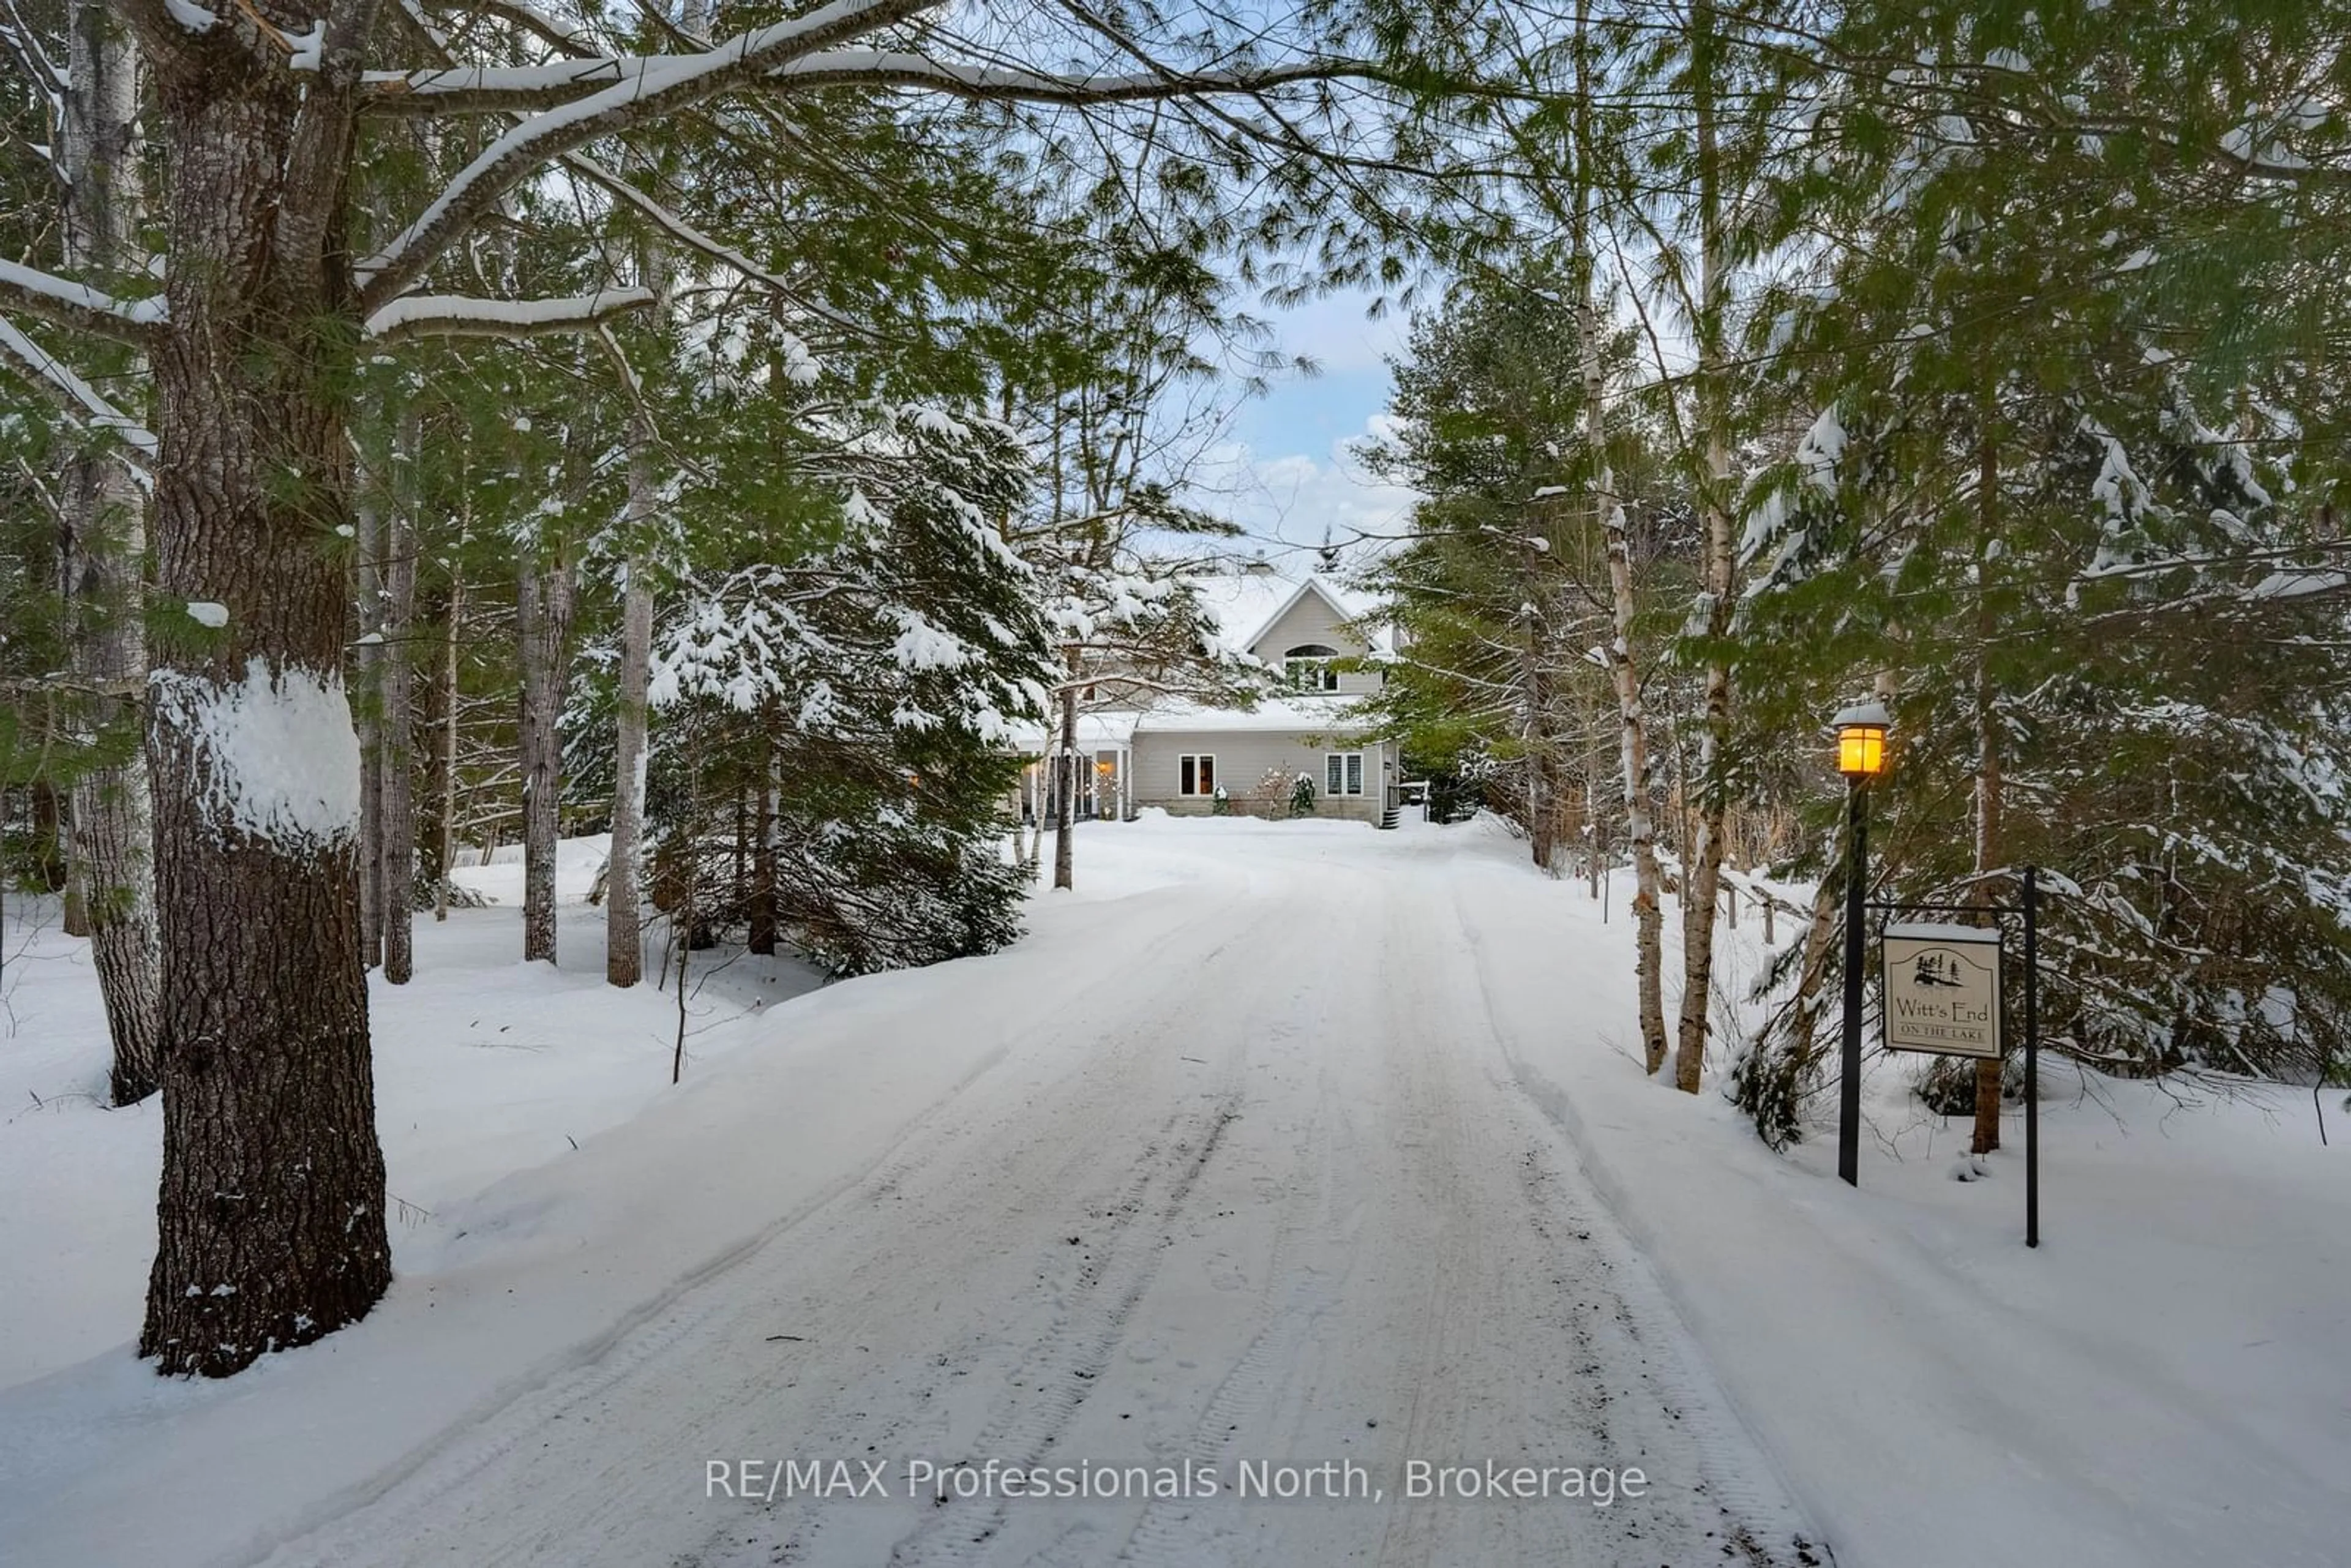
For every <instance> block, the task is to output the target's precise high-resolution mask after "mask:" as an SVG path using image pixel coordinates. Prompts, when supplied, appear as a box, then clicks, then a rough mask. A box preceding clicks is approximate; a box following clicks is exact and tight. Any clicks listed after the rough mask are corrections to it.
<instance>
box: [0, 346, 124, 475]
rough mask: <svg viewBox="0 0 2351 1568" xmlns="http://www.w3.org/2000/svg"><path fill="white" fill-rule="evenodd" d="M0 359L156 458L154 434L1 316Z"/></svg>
mask: <svg viewBox="0 0 2351 1568" xmlns="http://www.w3.org/2000/svg"><path fill="white" fill-rule="evenodd" d="M0 356H5V357H6V358H7V359H8V360H9V361H12V362H14V363H15V364H16V366H17V367H18V368H19V369H20V370H21V371H23V372H24V374H25V378H26V380H27V381H29V382H32V383H33V384H34V385H35V386H37V387H39V388H40V389H41V390H42V391H43V392H47V393H48V394H49V396H50V397H51V399H52V400H53V401H55V402H57V403H59V404H61V405H62V406H63V407H64V408H65V410H66V412H67V413H70V414H72V415H73V416H74V417H75V418H77V419H79V420H82V421H84V422H85V423H89V424H91V425H93V426H97V427H99V428H103V429H107V430H110V431H112V432H114V433H115V434H116V435H118V436H120V438H121V440H122V443H123V444H124V445H126V446H128V447H130V448H131V450H132V451H133V452H136V453H139V454H141V455H142V456H146V457H152V455H154V453H155V436H154V433H153V432H152V431H150V430H148V429H147V428H146V427H145V426H144V425H141V423H138V422H137V421H136V420H133V419H131V417H130V416H128V415H127V414H125V413H123V412H122V411H121V410H120V409H118V408H116V407H115V406H114V405H113V404H112V403H111V402H108V401H107V400H106V399H105V397H103V396H102V395H100V393H99V391H98V389H97V388H95V387H93V386H91V385H90V384H89V382H86V381H84V380H82V378H81V377H80V376H78V375H77V374H75V373H74V370H73V367H72V366H70V365H68V364H65V363H64V362H62V361H59V360H58V359H57V356H56V355H54V354H52V353H50V352H49V351H48V350H47V349H44V348H42V347H41V346H40V344H38V343H37V342H35V341H34V340H32V339H30V338H28V337H26V336H25V334H24V333H22V332H20V331H18V330H17V329H16V325H15V324H14V323H13V322H11V321H9V320H8V319H6V318H5V317H0Z"/></svg>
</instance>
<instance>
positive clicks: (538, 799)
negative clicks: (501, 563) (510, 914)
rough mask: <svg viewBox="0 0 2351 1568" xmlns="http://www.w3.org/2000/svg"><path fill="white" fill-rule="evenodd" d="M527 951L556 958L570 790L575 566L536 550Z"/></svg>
mask: <svg viewBox="0 0 2351 1568" xmlns="http://www.w3.org/2000/svg"><path fill="white" fill-rule="evenodd" d="M517 577H518V579H519V582H520V588H519V595H520V600H519V602H520V610H521V625H520V628H519V633H520V635H519V640H520V642H521V644H522V865H523V871H522V956H523V957H524V959H525V960H526V961H532V960H544V961H545V962H547V963H549V964H552V963H554V962H555V851H556V842H557V840H558V838H559V836H560V823H559V812H558V807H559V804H560V802H561V800H562V790H563V737H562V735H561V732H560V730H559V727H558V725H557V721H558V720H559V718H560V717H561V716H562V712H563V671H564V649H565V647H566V645H567V644H568V643H569V638H570V632H571V565H570V562H569V559H566V558H565V557H564V556H563V554H562V551H561V549H560V547H557V550H556V553H555V555H554V556H553V558H552V559H549V558H548V557H547V556H545V555H544V554H543V553H542V552H541V550H540V549H538V548H536V547H534V548H532V549H530V550H529V552H528V555H527V556H526V557H525V559H524V560H523V562H522V570H521V571H520V572H519V573H518V574H517Z"/></svg>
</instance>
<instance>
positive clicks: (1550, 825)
mask: <svg viewBox="0 0 2351 1568" xmlns="http://www.w3.org/2000/svg"><path fill="white" fill-rule="evenodd" d="M1529 526H1530V528H1531V526H1532V525H1531V523H1530V525H1529ZM1529 537H1532V536H1531V534H1530V536H1529ZM1528 553H1529V554H1531V553H1533V552H1532V550H1531V549H1530V550H1529V551H1528ZM1526 571H1527V587H1526V593H1527V645H1526V651H1525V652H1524V653H1521V654H1520V664H1521V668H1520V679H1519V684H1520V687H1521V688H1522V689H1523V690H1524V691H1525V693H1526V703H1527V716H1526V726H1525V729H1524V731H1523V732H1522V734H1521V736H1520V740H1521V743H1522V744H1523V745H1524V747H1526V758H1527V837H1528V839H1529V841H1530V846H1531V850H1532V852H1533V854H1534V862H1535V864H1536V865H1538V866H1541V868H1542V869H1543V870H1544V871H1546V872H1550V871H1552V870H1554V869H1555V867H1554V864H1553V862H1555V861H1556V860H1557V858H1558V852H1559V846H1558V844H1557V843H1556V841H1555V840H1556V838H1557V829H1558V826H1559V813H1558V804H1557V800H1556V797H1555V795H1554V792H1553V790H1552V779H1551V774H1550V767H1551V749H1552V747H1551V736H1550V734H1549V733H1548V727H1547V726H1546V724H1545V719H1546V717H1547V714H1546V708H1547V706H1548V705H1547V703H1546V701H1545V695H1544V691H1543V674H1544V671H1545V670H1546V668H1547V667H1548V664H1549V661H1550V657H1551V652H1550V649H1549V648H1548V647H1547V646H1546V645H1545V641H1544V637H1543V617H1542V612H1541V609H1540V608H1538V605H1539V602H1540V598H1541V588H1540V587H1539V586H1538V585H1537V584H1536V581H1535V575H1534V574H1535V569H1534V567H1533V564H1532V563H1531V562H1530V563H1528V565H1527V568H1526Z"/></svg>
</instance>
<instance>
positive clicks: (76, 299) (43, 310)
mask: <svg viewBox="0 0 2351 1568" xmlns="http://www.w3.org/2000/svg"><path fill="white" fill-rule="evenodd" d="M0 306H6V307H8V308H12V309H19V310H23V311H25V312H26V313H27V314H28V315H34V316H38V317H41V318H43V319H46V320H50V321H55V322H57V324H58V325H60V326H65V327H74V328H78V329H80V330H82V331H85V332H94V333H96V334H98V335H99V337H102V338H112V339H114V340H117V341H120V342H124V343H130V344H132V345H134V346H135V347H138V348H142V349H143V348H148V347H151V346H152V345H153V344H154V343H155V342H156V340H158V339H159V338H160V336H161V335H162V326H163V323H164V321H165V320H166V319H168V309H167V308H166V306H165V305H164V303H163V300H162V297H161V296H160V295H159V296H157V297H156V298H152V299H129V300H126V299H117V298H114V297H113V296H112V295H110V294H103V293H100V292H99V290H97V289H95V288H92V287H89V285H88V284H86V283H76V282H74V281H73V280H72V279H70V278H65V277H57V276H56V275H55V274H53V273H47V272H42V271H40V270H39V269H38V268H36V267H24V266H21V265H19V264H18V263H16V262H13V261H7V260H0Z"/></svg>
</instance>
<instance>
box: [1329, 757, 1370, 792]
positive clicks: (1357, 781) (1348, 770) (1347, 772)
mask: <svg viewBox="0 0 2351 1568" xmlns="http://www.w3.org/2000/svg"><path fill="white" fill-rule="evenodd" d="M1363 792H1364V754H1363V753H1362V752H1360V751H1330V752H1325V753H1324V754H1323V756H1322V793H1324V794H1325V795H1360V794H1362V793H1363Z"/></svg>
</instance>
